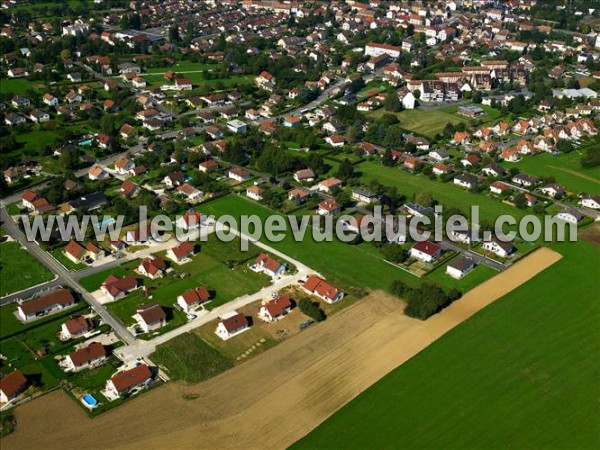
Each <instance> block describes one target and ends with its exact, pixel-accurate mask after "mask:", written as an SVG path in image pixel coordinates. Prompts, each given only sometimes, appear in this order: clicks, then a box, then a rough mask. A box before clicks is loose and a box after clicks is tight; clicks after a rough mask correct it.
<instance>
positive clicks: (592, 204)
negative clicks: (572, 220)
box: [579, 195, 600, 209]
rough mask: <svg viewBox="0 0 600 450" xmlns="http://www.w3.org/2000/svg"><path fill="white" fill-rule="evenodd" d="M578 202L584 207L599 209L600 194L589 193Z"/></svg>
mask: <svg viewBox="0 0 600 450" xmlns="http://www.w3.org/2000/svg"><path fill="white" fill-rule="evenodd" d="M579 204H580V205H581V206H583V207H584V208H590V209H600V195H590V196H587V197H583V198H582V199H581V200H579Z"/></svg>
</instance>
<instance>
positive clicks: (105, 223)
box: [98, 217, 115, 227]
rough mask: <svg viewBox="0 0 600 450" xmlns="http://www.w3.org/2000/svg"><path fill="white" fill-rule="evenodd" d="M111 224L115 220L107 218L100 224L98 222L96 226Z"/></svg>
mask: <svg viewBox="0 0 600 450" xmlns="http://www.w3.org/2000/svg"><path fill="white" fill-rule="evenodd" d="M112 223H115V219H113V218H112V217H107V218H106V219H103V220H102V221H101V222H98V226H99V227H103V226H104V225H110V224H112Z"/></svg>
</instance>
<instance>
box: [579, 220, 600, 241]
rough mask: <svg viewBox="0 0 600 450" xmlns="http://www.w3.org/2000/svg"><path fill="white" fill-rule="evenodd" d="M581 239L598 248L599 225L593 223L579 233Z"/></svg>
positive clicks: (599, 239)
mask: <svg viewBox="0 0 600 450" xmlns="http://www.w3.org/2000/svg"><path fill="white" fill-rule="evenodd" d="M581 237H582V238H583V239H585V240H586V241H588V242H590V243H591V244H594V245H595V246H596V247H600V225H598V224H597V223H595V224H593V225H591V226H590V227H588V228H586V229H585V230H583V231H582V232H581Z"/></svg>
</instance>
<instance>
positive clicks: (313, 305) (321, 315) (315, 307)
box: [299, 298, 327, 322]
mask: <svg viewBox="0 0 600 450" xmlns="http://www.w3.org/2000/svg"><path fill="white" fill-rule="evenodd" d="M299 306H300V311H302V312H303V313H304V314H306V315H307V316H308V317H310V318H311V319H314V320H316V321H317V322H322V321H324V320H325V319H326V318H327V316H326V315H325V312H324V311H323V310H322V309H321V308H320V307H319V303H317V302H313V301H312V300H310V299H309V298H303V299H301V300H300V305H299Z"/></svg>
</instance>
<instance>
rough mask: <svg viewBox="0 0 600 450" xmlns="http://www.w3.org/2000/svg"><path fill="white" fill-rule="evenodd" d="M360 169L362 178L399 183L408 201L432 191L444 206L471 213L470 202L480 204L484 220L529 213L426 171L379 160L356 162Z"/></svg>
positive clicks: (401, 192) (398, 186)
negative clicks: (432, 176) (412, 170)
mask: <svg viewBox="0 0 600 450" xmlns="http://www.w3.org/2000/svg"><path fill="white" fill-rule="evenodd" d="M356 170H357V171H358V172H361V173H362V174H363V175H364V177H363V180H371V179H376V180H378V181H379V182H381V183H382V184H384V185H385V186H396V187H397V188H398V193H399V194H400V195H404V196H406V198H407V199H408V201H411V200H412V197H413V196H415V195H417V194H418V193H419V192H422V191H429V192H430V193H431V195H432V196H433V199H434V200H437V201H438V202H439V203H440V204H442V205H443V206H445V207H454V208H458V209H460V210H461V211H463V212H464V213H466V214H467V216H470V209H471V205H478V206H479V211H480V217H481V219H483V220H488V221H493V220H494V219H496V218H497V217H498V216H500V215H502V214H509V215H512V216H514V217H515V218H521V217H523V216H524V215H525V214H527V211H526V210H521V209H517V208H515V207H512V206H510V205H507V204H504V203H502V202H501V201H499V200H496V199H493V198H490V197H488V196H487V195H485V193H482V194H475V193H473V192H469V191H467V190H465V189H463V188H461V187H459V186H457V185H455V184H453V183H452V182H448V183H443V182H441V181H438V180H431V179H429V178H428V177H425V176H423V175H415V174H412V173H409V172H407V171H405V170H403V169H401V168H399V167H385V166H382V165H381V164H379V163H377V162H370V161H365V162H364V163H361V164H359V165H358V166H356Z"/></svg>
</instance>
